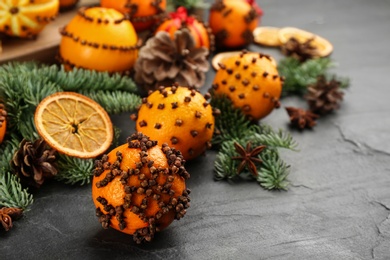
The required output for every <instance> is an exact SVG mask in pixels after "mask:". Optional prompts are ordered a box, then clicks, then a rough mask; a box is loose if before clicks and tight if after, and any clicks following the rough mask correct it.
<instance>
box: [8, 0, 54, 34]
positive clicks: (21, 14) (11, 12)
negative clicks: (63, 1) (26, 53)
mask: <svg viewBox="0 0 390 260" xmlns="http://www.w3.org/2000/svg"><path fill="white" fill-rule="evenodd" d="M58 10H59V0H35V1H25V0H7V1H4V0H2V1H0V32H3V33H5V34H8V35H11V36H17V37H22V38H28V37H34V36H35V35H37V34H38V33H39V32H41V31H42V30H43V28H44V27H45V25H46V24H48V23H49V22H50V21H52V20H53V19H54V18H55V16H56V15H57V13H58Z"/></svg>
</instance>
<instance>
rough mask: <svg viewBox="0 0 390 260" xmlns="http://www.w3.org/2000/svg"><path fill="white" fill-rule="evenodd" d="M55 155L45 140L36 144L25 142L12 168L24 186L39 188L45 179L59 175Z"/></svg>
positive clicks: (20, 145)
mask: <svg viewBox="0 0 390 260" xmlns="http://www.w3.org/2000/svg"><path fill="white" fill-rule="evenodd" d="M55 153H56V151H55V150H54V149H51V148H49V147H48V146H47V144H46V142H45V141H44V140H43V139H38V140H36V141H35V142H34V143H32V142H30V141H27V140H23V141H22V142H21V143H20V144H19V149H18V150H17V151H16V152H15V154H14V156H13V158H12V161H11V166H12V167H13V169H14V170H15V171H16V175H17V176H18V177H19V178H20V181H21V183H22V184H23V185H25V186H33V187H37V188H39V187H40V186H41V185H42V184H43V182H44V180H45V178H51V177H53V176H54V175H56V174H57V169H56V164H55V161H56V157H55Z"/></svg>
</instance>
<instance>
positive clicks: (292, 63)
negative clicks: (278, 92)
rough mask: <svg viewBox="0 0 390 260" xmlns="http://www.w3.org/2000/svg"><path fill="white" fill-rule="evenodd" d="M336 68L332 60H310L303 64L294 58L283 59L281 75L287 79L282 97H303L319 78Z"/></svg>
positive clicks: (280, 69) (279, 67)
mask: <svg viewBox="0 0 390 260" xmlns="http://www.w3.org/2000/svg"><path fill="white" fill-rule="evenodd" d="M334 66H335V64H334V63H333V62H332V60H331V59H330V58H318V59H309V60H307V61H305V62H302V63H301V62H300V61H299V60H297V59H295V58H293V57H288V58H285V59H282V60H281V61H280V62H279V64H278V71H279V74H280V76H283V77H284V78H285V81H284V84H283V93H282V95H283V96H286V95H289V94H298V95H303V94H304V93H306V90H307V87H308V86H309V85H311V84H314V83H315V82H316V81H317V77H318V76H320V75H326V74H327V71H328V69H330V68H332V67H334Z"/></svg>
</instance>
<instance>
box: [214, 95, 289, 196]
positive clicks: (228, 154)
mask: <svg viewBox="0 0 390 260" xmlns="http://www.w3.org/2000/svg"><path fill="white" fill-rule="evenodd" d="M211 104H213V106H214V107H215V108H219V109H220V110H221V115H220V116H219V117H218V118H217V119H216V125H215V127H216V128H217V129H218V130H219V131H220V135H219V136H217V137H215V138H214V139H215V141H214V143H216V144H219V145H220V149H219V152H218V154H217V158H216V161H215V164H214V166H215V169H214V170H215V175H214V177H215V179H216V180H223V179H228V180H234V179H237V178H243V179H256V180H257V181H258V182H259V184H260V185H261V186H262V187H263V188H265V189H283V190H286V189H287V187H288V184H289V182H288V180H287V176H288V169H289V166H288V165H287V164H286V163H285V162H284V161H283V160H282V159H281V158H280V155H279V151H278V149H280V148H284V149H289V150H296V148H297V143H296V142H295V140H294V139H293V138H292V136H291V135H290V134H289V133H286V132H284V131H282V130H278V131H275V130H274V129H273V128H272V127H271V126H269V125H266V124H260V125H258V124H255V123H253V122H250V121H249V120H248V119H247V118H246V116H245V115H244V114H243V113H242V112H241V110H240V109H237V108H234V107H233V106H232V102H231V101H230V100H229V99H228V98H227V97H226V96H216V95H213V99H212V101H211ZM241 132H242V133H244V134H241ZM235 143H238V144H239V145H240V146H242V147H246V145H247V144H248V143H250V144H251V145H252V146H260V145H265V146H266V147H265V149H264V150H263V151H262V152H261V153H260V154H259V155H258V157H259V158H260V159H261V160H262V161H263V162H262V163H261V164H258V165H256V166H257V172H258V175H257V176H256V177H254V176H253V175H252V174H251V173H250V172H249V169H245V170H244V171H243V172H241V173H240V174H238V166H239V164H240V162H239V161H237V160H233V159H232V158H233V157H237V156H239V154H238V153H237V151H236V150H235V146H234V144H235Z"/></svg>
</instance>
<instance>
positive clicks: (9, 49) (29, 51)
mask: <svg viewBox="0 0 390 260" xmlns="http://www.w3.org/2000/svg"><path fill="white" fill-rule="evenodd" d="M98 3H99V1H97V0H81V1H80V3H79V4H78V6H77V7H76V8H74V9H73V10H70V11H67V12H61V13H60V14H59V15H58V16H57V18H56V19H55V20H54V21H53V22H52V23H49V24H48V25H47V26H46V27H45V28H44V30H43V31H42V32H41V33H40V34H39V35H38V37H37V39H35V40H25V39H17V38H5V39H3V41H2V45H3V51H2V53H1V54H0V64H3V63H6V62H9V61H11V60H18V61H27V60H38V61H42V62H53V61H54V59H55V56H56V54H57V52H58V46H59V43H60V40H61V35H60V33H59V29H60V28H61V27H63V26H65V25H66V24H67V23H68V22H69V21H70V20H71V19H72V18H73V17H74V16H75V15H76V12H77V8H79V7H81V6H86V5H94V4H98Z"/></svg>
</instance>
